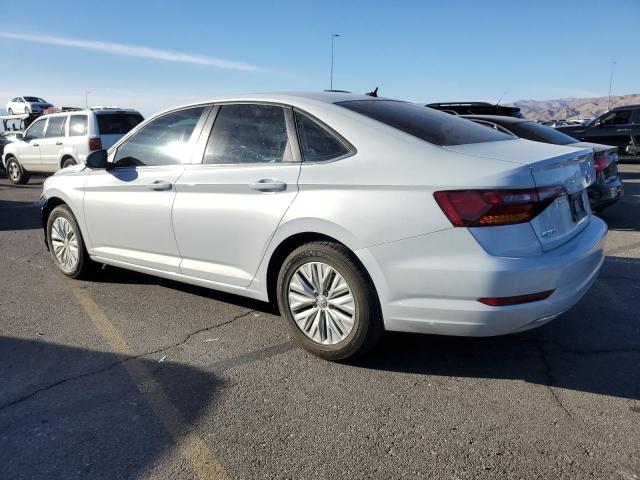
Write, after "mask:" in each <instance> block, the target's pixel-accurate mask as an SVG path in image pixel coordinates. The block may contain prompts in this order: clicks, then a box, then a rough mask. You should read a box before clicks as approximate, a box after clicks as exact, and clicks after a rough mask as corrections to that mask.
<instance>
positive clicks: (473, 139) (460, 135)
mask: <svg viewBox="0 0 640 480" xmlns="http://www.w3.org/2000/svg"><path fill="white" fill-rule="evenodd" d="M337 105H340V106H342V107H344V108H347V109H349V110H352V111H354V112H357V113H360V114H362V115H365V116H367V117H370V118H373V119H374V120H378V121H379V122H382V123H384V124H386V125H389V126H391V127H393V128H397V129H398V130H401V131H403V132H405V133H408V134H410V135H413V136H414V137H418V138H420V139H422V140H425V141H427V142H429V143H433V144H434V145H441V146H446V145H463V144H466V143H484V142H497V141H501V140H513V139H514V137H512V136H511V135H507V134H505V133H501V132H498V131H496V130H492V129H489V128H486V127H483V126H482V125H477V124H476V123H473V122H472V121H470V120H465V119H462V118H459V117H456V116H454V115H450V114H448V113H444V112H439V111H437V110H433V109H431V108H426V107H422V106H420V105H415V104H412V103H407V102H400V101H396V100H350V101H347V102H339V103H337Z"/></svg>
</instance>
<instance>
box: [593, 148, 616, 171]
mask: <svg viewBox="0 0 640 480" xmlns="http://www.w3.org/2000/svg"><path fill="white" fill-rule="evenodd" d="M612 161H613V160H612V158H611V157H610V156H609V154H608V153H607V152H598V153H596V155H595V157H593V163H594V164H595V166H596V173H600V172H602V171H604V169H605V168H607V167H608V166H609V165H611V162H612Z"/></svg>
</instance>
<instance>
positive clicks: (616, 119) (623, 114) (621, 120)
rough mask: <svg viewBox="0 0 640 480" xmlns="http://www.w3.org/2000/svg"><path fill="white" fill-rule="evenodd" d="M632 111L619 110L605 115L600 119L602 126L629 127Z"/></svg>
mask: <svg viewBox="0 0 640 480" xmlns="http://www.w3.org/2000/svg"><path fill="white" fill-rule="evenodd" d="M631 112H632V110H617V111H615V112H608V113H605V114H604V115H603V116H602V117H601V118H600V125H627V124H628V123H630V120H631Z"/></svg>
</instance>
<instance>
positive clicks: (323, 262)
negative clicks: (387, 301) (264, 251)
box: [277, 242, 384, 360]
mask: <svg viewBox="0 0 640 480" xmlns="http://www.w3.org/2000/svg"><path fill="white" fill-rule="evenodd" d="M277 292H278V306H279V308H280V312H281V313H282V315H283V316H284V318H285V321H286V323H287V326H288V327H289V330H290V331H291V334H292V335H293V337H294V338H295V340H296V341H297V342H298V344H300V345H301V346H302V347H303V348H305V349H306V350H308V351H309V352H311V353H313V354H314V355H317V356H319V357H322V358H325V359H327V360H346V359H348V358H353V357H356V356H358V355H361V354H363V353H365V352H366V351H367V350H369V349H370V348H371V347H373V346H374V345H375V344H376V343H377V342H378V340H379V339H380V337H381V335H382V333H383V331H384V328H383V323H382V315H381V313H380V306H379V301H378V297H377V294H376V291H375V289H374V287H373V285H372V283H371V280H370V279H369V277H368V275H367V274H366V272H365V271H364V269H363V268H362V266H361V265H360V264H359V262H357V259H356V258H355V257H354V256H353V254H352V253H351V252H350V251H349V250H348V249H347V248H346V247H344V246H343V245H340V244H337V243H331V242H313V243H308V244H306V245H303V246H301V247H299V248H297V249H296V250H294V251H293V252H292V253H291V254H290V255H289V256H288V257H287V258H286V260H285V261H284V263H283V265H282V268H281V269H280V273H279V275H278V284H277Z"/></svg>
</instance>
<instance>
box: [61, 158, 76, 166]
mask: <svg viewBox="0 0 640 480" xmlns="http://www.w3.org/2000/svg"><path fill="white" fill-rule="evenodd" d="M77 164H78V162H76V161H75V160H74V159H73V158H71V157H69V158H65V159H64V161H63V162H62V168H67V167H70V166H72V165H77Z"/></svg>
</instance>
